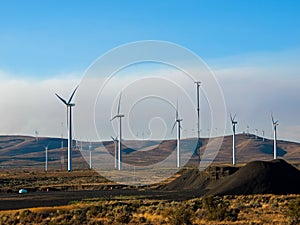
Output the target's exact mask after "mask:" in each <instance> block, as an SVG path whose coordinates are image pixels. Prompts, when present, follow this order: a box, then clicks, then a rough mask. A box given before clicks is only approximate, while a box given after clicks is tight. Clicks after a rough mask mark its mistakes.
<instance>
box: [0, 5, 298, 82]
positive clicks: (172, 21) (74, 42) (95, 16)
mask: <svg viewBox="0 0 300 225" xmlns="http://www.w3.org/2000/svg"><path fill="white" fill-rule="evenodd" d="M299 10H300V3H299V2H298V1H256V0H250V1H238V0H229V1H201V0H198V1H38V0H35V1H30V0H28V1H2V2H1V9H0V50H1V51H0V68H1V69H2V70H5V71H8V72H10V73H13V74H15V75H17V76H19V77H25V78H26V77H32V76H34V77H39V78H41V77H49V76H53V75H54V74H63V73H68V72H74V71H83V70H84V69H85V68H86V67H87V66H88V65H89V64H90V63H91V62H92V61H93V60H94V59H95V58H97V57H98V56H99V55H101V54H103V53H105V52H106V51H108V50H109V49H111V48H113V47H116V46H118V45H120V44H125V43H127V42H132V41H138V40H147V39H154V40H166V41H171V42H175V43H177V44H180V45H183V46H185V47H187V48H189V49H191V50H192V51H194V52H195V53H197V54H198V55H199V56H200V57H202V58H203V59H204V60H207V62H209V60H212V59H215V58H224V57H229V56H234V55H240V54H249V53H253V52H254V53H256V52H263V53H265V52H271V53H272V52H277V51H284V50H289V49H295V48H299V47H300V46H299V45H300V44H299V40H300V29H299V27H300V16H299Z"/></svg>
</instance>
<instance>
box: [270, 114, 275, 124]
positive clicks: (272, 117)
mask: <svg viewBox="0 0 300 225" xmlns="http://www.w3.org/2000/svg"><path fill="white" fill-rule="evenodd" d="M271 118H272V123H273V124H274V117H273V114H272V113H271Z"/></svg>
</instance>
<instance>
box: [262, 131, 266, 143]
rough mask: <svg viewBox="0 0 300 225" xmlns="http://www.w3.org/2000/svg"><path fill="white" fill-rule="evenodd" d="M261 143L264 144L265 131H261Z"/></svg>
mask: <svg viewBox="0 0 300 225" xmlns="http://www.w3.org/2000/svg"><path fill="white" fill-rule="evenodd" d="M262 138H263V139H262V141H263V142H264V141H265V131H264V130H262Z"/></svg>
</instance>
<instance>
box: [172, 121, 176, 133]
mask: <svg viewBox="0 0 300 225" xmlns="http://www.w3.org/2000/svg"><path fill="white" fill-rule="evenodd" d="M175 125H176V121H175V123H174V125H173V127H172V130H171V134H173V131H174V128H175Z"/></svg>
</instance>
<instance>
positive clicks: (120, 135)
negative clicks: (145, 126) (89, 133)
mask: <svg viewBox="0 0 300 225" xmlns="http://www.w3.org/2000/svg"><path fill="white" fill-rule="evenodd" d="M121 96H122V93H121V94H120V98H119V104H118V111H117V114H116V115H115V116H114V117H113V118H112V119H111V120H110V121H112V120H114V119H116V118H119V135H118V136H119V141H118V170H122V118H123V117H124V115H123V114H120V107H121Z"/></svg>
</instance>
